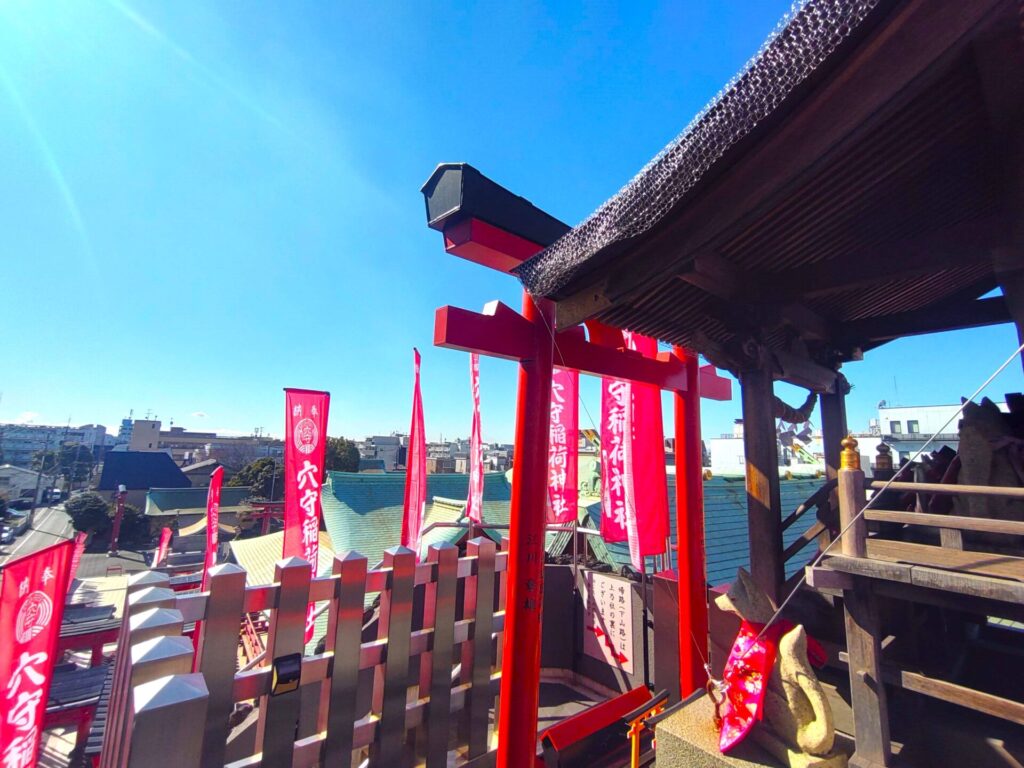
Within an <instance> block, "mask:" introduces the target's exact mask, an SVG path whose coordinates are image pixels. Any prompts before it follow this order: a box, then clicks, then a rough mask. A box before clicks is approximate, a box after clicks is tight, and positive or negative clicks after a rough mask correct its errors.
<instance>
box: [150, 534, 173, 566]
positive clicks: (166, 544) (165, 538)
mask: <svg viewBox="0 0 1024 768" xmlns="http://www.w3.org/2000/svg"><path fill="white" fill-rule="evenodd" d="M170 546H171V529H170V528H161V529H160V545H159V546H158V547H157V548H156V554H155V555H153V567H154V568H158V567H159V566H161V565H163V564H164V560H166V559H167V550H168V549H169V548H170Z"/></svg>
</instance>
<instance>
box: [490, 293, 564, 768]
mask: <svg viewBox="0 0 1024 768" xmlns="http://www.w3.org/2000/svg"><path fill="white" fill-rule="evenodd" d="M523 317H524V318H526V319H527V320H528V321H530V322H531V323H532V324H533V327H534V336H535V339H536V345H535V354H534V355H533V356H532V357H531V358H524V359H522V360H521V361H520V363H519V392H518V398H517V403H516V436H515V446H516V453H515V465H514V467H515V468H514V470H513V474H512V503H511V516H510V520H509V556H508V590H509V591H508V600H507V603H506V609H505V642H504V646H505V647H504V649H503V657H502V675H501V707H499V718H498V750H497V753H498V754H497V768H524V766H532V765H533V764H534V762H535V761H536V754H537V707H538V702H539V698H540V641H541V626H540V622H541V602H542V599H543V591H544V581H543V580H544V523H545V519H544V518H545V502H546V500H547V493H548V422H549V418H550V411H551V376H552V372H553V354H554V339H553V335H552V332H553V329H554V327H555V322H554V305H553V304H552V303H551V302H549V301H546V300H543V299H537V300H534V299H533V298H532V297H531V296H530V295H529V294H528V293H526V292H524V293H523Z"/></svg>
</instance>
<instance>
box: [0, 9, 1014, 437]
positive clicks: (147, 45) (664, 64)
mask: <svg viewBox="0 0 1024 768" xmlns="http://www.w3.org/2000/svg"><path fill="white" fill-rule="evenodd" d="M787 7H788V4H787V3H784V2H779V1H778V0H773V1H772V2H768V1H765V2H749V0H731V1H726V0H693V1H691V2H685V3H684V2H665V3H626V2H622V3H569V2H558V3H550V4H549V6H545V5H543V4H540V3H529V2H522V3H519V2H517V3H505V2H493V3H463V2H432V3H406V2H393V3H385V2H381V3H363V4H359V5H358V6H357V5H356V4H349V3H346V4H342V3H323V2H308V3H298V2H288V3H277V4H271V3H252V2H248V0H234V1H228V0H221V1H220V2H199V1H198V0H195V1H192V2H187V3H180V2H179V3H166V2H148V1H147V2H143V1H142V0H5V2H0V167H2V168H3V169H4V171H3V183H2V184H0V264H2V272H0V274H2V286H3V288H2V291H0V295H2V297H3V306H2V310H0V318H2V321H0V328H2V330H3V334H2V345H3V355H2V358H0V359H2V362H0V392H2V393H3V394H2V400H0V421H10V420H19V419H21V420H25V419H32V420H34V421H35V422H37V423H64V422H65V421H66V420H67V419H68V418H69V417H70V418H71V420H72V422H74V423H76V424H77V423H85V422H94V421H95V422H100V423H104V424H107V425H111V426H114V425H116V424H117V423H118V421H119V420H120V418H121V417H123V416H125V415H127V414H128V411H129V409H131V408H134V409H135V413H136V415H137V416H138V415H142V414H143V413H144V412H145V411H146V410H147V409H151V410H152V411H153V412H155V413H156V414H157V415H159V417H160V418H161V419H162V420H163V421H164V422H165V424H166V423H167V422H168V421H169V420H170V419H171V418H173V419H174V421H175V423H176V424H178V425H181V426H185V427H189V428H193V429H203V430H211V429H216V430H220V431H237V432H243V433H245V432H251V431H252V429H253V428H254V427H257V426H260V427H263V428H264V429H265V430H267V431H269V432H271V433H273V434H279V433H280V431H281V428H282V420H283V415H282V414H283V406H282V403H283V396H282V393H281V388H282V387H284V386H300V387H311V388H323V389H328V390H330V391H331V392H332V394H333V407H332V415H331V428H330V431H331V433H332V434H344V435H348V436H362V435H363V434H366V433H373V432H388V431H390V430H393V429H401V430H404V429H407V428H408V423H409V409H410V388H411V348H412V347H413V346H414V345H416V346H419V347H420V349H421V350H422V352H423V356H424V358H423V375H424V400H425V408H426V422H427V430H428V433H429V434H430V435H431V436H435V435H439V434H441V433H443V434H445V435H447V436H453V435H457V434H461V435H465V434H467V433H468V432H469V421H470V418H469V402H470V400H469V382H468V363H467V360H466V356H465V355H463V354H460V353H457V352H452V351H448V350H438V349H433V348H432V347H431V336H432V325H433V321H432V318H433V311H434V309H435V307H437V306H440V305H443V304H446V303H450V304H455V305H461V306H465V307H470V308H477V307H480V306H482V305H483V303H484V302H486V301H487V300H490V299H495V298H496V299H502V300H504V301H505V302H507V303H510V304H512V305H513V306H516V307H518V304H519V288H518V285H517V284H516V283H515V281H514V280H513V279H511V278H509V277H504V276H501V275H497V274H495V273H491V272H489V271H487V270H485V269H483V268H481V267H478V266H476V265H472V264H469V263H467V262H462V261H460V260H458V259H455V258H453V257H450V256H446V255H445V254H444V252H443V250H442V244H441V238H440V236H439V235H438V234H437V233H435V232H433V231H430V230H428V229H427V228H426V226H425V217H424V212H423V203H422V198H421V196H420V193H419V187H420V185H421V184H422V182H423V181H424V180H425V179H426V178H427V176H428V175H429V174H430V172H431V170H432V169H433V167H434V166H435V164H436V163H438V162H442V161H453V160H464V161H468V162H471V163H473V164H474V165H476V166H477V167H478V168H480V169H481V170H482V171H483V172H484V173H486V174H488V175H490V176H491V177H492V178H494V179H495V180H497V181H498V182H500V183H502V184H504V185H505V186H507V187H509V188H510V189H512V190H514V191H515V192H517V193H519V194H522V195H524V196H526V197H528V198H529V199H531V200H532V201H533V202H534V203H536V204H537V205H539V206H540V207H542V208H544V209H546V210H548V211H549V212H551V213H552V214H554V215H556V216H558V217H560V218H562V219H563V220H565V221H567V222H569V223H576V222H578V221H579V220H581V219H582V218H584V217H585V216H586V215H587V214H589V213H590V212H591V211H592V210H593V209H594V208H596V207H597V206H598V205H599V204H600V203H601V202H603V201H604V200H605V199H607V198H608V197H609V196H610V195H612V194H613V193H614V192H615V191H616V190H617V189H618V188H619V187H620V186H621V185H622V184H623V183H625V182H626V181H627V180H628V179H629V178H630V177H631V176H632V175H633V174H634V173H635V172H636V171H637V170H639V169H640V168H641V167H642V166H643V165H644V163H645V162H646V161H647V160H648V159H650V157H651V156H652V155H654V154H655V153H656V152H657V151H658V150H659V149H660V148H661V147H662V146H663V145H665V144H666V143H667V142H668V141H669V140H670V139H671V138H672V137H673V136H674V135H675V134H677V133H678V132H679V131H680V130H681V129H682V128H683V126H685V124H686V123H687V122H688V121H689V119H690V118H691V117H692V116H693V114H694V113H695V112H697V111H698V110H699V109H700V108H701V107H702V106H703V105H704V104H705V103H706V102H707V101H708V100H709V99H710V98H711V97H712V96H714V94H715V93H716V92H717V91H718V90H719V89H720V88H721V87H722V86H723V85H724V84H725V83H726V82H727V81H728V79H729V78H730V77H731V76H732V75H733V74H735V73H736V72H737V71H738V70H739V69H740V68H741V66H742V65H743V64H744V62H745V61H746V60H747V58H748V57H749V56H750V55H751V54H753V53H754V52H755V51H756V50H757V48H758V46H759V45H760V43H761V42H762V40H763V39H764V38H765V36H766V35H767V34H768V32H769V31H770V30H771V29H772V28H773V27H774V26H775V24H776V22H777V20H778V19H779V18H780V16H781V15H782V14H783V12H784V11H785V10H786V8H787ZM1015 347H1016V337H1015V335H1014V334H1013V332H1012V331H1011V330H1010V329H1009V328H1006V327H1003V328H999V329H988V330H981V331H973V332H968V333H962V334H959V335H956V336H948V337H947V336H942V337H934V338H931V339H928V340H911V341H904V342H899V343H897V344H893V345H891V346H890V347H887V348H882V349H880V350H877V351H875V352H873V353H871V354H870V355H869V356H868V361H867V362H864V363H859V364H856V365H852V366H850V367H849V370H848V371H847V374H848V376H849V377H850V378H851V380H852V381H853V382H854V384H855V385H856V389H855V390H854V393H853V396H852V399H851V422H852V423H853V425H854V426H863V425H865V424H866V420H867V418H868V417H869V416H870V415H871V414H872V412H873V409H874V406H875V404H876V403H877V401H878V400H880V399H887V400H890V401H892V400H898V401H900V402H902V403H905V404H912V403H919V402H945V401H953V400H955V399H956V398H957V397H959V395H961V394H966V393H968V392H969V391H971V390H972V389H973V388H974V386H975V385H976V384H977V383H979V382H980V381H981V380H983V379H984V378H985V377H986V375H987V374H988V372H989V371H990V370H991V369H992V368H994V367H995V366H996V365H998V363H999V362H1001V361H1002V360H1003V359H1004V358H1005V357H1006V356H1007V355H1008V354H1009V352H1010V351H1011V350H1012V349H1013V348H1015ZM481 375H482V398H483V408H484V413H483V425H484V437H485V439H488V440H510V439H511V437H512V431H513V427H512V425H513V419H514V395H515V367H514V366H513V365H512V364H510V363H507V362H503V361H484V364H483V365H482V374H481ZM894 379H895V382H894ZM1022 388H1024V387H1022V377H1021V375H1020V367H1019V366H1017V365H1014V366H1013V368H1012V369H1011V372H1010V373H1009V374H1008V375H1007V377H1006V378H1005V379H1003V380H1001V381H1000V386H997V387H996V391H997V392H1002V391H1006V390H1011V389H1012V390H1019V389H1022ZM780 389H783V393H784V394H786V396H787V397H788V398H789V399H792V400H794V401H798V400H799V397H800V395H799V393H786V392H785V391H784V388H780ZM897 389H898V395H897V393H896V390H897ZM595 391H596V388H595V387H594V386H588V387H587V388H586V389H585V393H586V397H587V401H588V405H589V407H590V410H591V412H592V413H594V415H595V417H596V416H597V411H596V398H595V397H594V393H595ZM738 410H739V408H738V403H736V402H733V403H730V404H711V405H708V406H707V407H706V408H705V412H704V419H705V426H706V432H707V433H709V434H714V433H718V432H720V431H723V430H727V429H728V428H729V423H730V422H731V420H732V419H733V418H734V417H735V416H736V415H738ZM582 420H583V421H584V422H585V421H586V415H583V417H582Z"/></svg>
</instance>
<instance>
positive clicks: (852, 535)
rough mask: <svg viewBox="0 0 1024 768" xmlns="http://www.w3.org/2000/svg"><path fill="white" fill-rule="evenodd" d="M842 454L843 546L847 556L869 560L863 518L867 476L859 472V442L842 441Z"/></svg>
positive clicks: (841, 515)
mask: <svg viewBox="0 0 1024 768" xmlns="http://www.w3.org/2000/svg"><path fill="white" fill-rule="evenodd" d="M842 445H843V452H842V456H841V458H840V462H839V530H841V531H845V533H843V540H842V541H841V542H840V546H841V547H842V551H843V554H844V555H849V556H850V557H866V556H867V541H866V540H867V535H868V523H867V520H865V519H864V516H863V515H860V516H859V517H858V515H859V514H860V511H861V509H863V508H864V502H865V496H864V472H863V470H861V468H860V453H858V451H857V441H856V440H854V439H853V438H852V437H847V438H844V439H843V443H842Z"/></svg>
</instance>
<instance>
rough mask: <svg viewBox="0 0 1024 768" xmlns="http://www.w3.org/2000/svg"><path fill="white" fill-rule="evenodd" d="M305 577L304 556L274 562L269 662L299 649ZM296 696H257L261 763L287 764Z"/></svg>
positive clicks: (292, 741)
mask: <svg viewBox="0 0 1024 768" xmlns="http://www.w3.org/2000/svg"><path fill="white" fill-rule="evenodd" d="M309 580H310V567H309V563H307V562H306V561H305V560H302V559H301V558H298V557H289V558H287V559H285V560H281V561H280V562H278V564H277V567H276V569H275V573H274V581H276V582H277V583H278V584H279V585H280V588H279V591H278V599H277V606H276V608H275V611H274V615H273V616H272V618H271V621H270V632H269V633H268V635H267V658H268V659H270V660H271V664H273V662H274V661H275V660H277V659H279V658H281V657H283V656H290V655H292V654H295V653H298V654H301V653H302V652H303V649H304V647H305V644H306V643H305V635H306V606H307V604H308V603H309ZM300 700H301V693H300V691H299V690H298V689H296V690H293V691H289V692H287V693H280V694H278V695H277V696H263V697H261V698H260V722H259V725H258V727H257V734H256V744H257V748H258V749H260V750H261V751H262V753H263V764H264V765H273V766H282V768H287V767H288V766H291V764H292V756H293V753H294V751H295V750H294V745H295V728H296V725H297V724H298V720H299V704H300ZM261 745H262V746H261Z"/></svg>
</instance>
